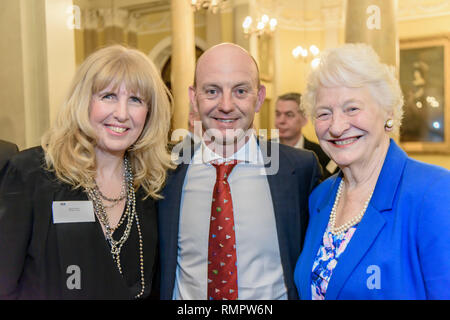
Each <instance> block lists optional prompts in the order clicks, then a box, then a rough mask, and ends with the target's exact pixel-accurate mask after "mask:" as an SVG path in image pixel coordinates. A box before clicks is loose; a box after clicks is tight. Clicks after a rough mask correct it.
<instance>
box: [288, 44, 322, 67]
mask: <svg viewBox="0 0 450 320" xmlns="http://www.w3.org/2000/svg"><path fill="white" fill-rule="evenodd" d="M319 53H320V50H319V48H317V46H315V45H311V46H310V47H309V53H308V49H306V48H303V47H302V46H297V47H295V48H294V49H293V50H292V55H293V56H294V58H295V59H302V60H303V62H305V63H308V62H310V64H311V67H312V68H313V69H315V68H317V66H318V65H319V63H320V58H319V57H317V56H318V55H319Z"/></svg>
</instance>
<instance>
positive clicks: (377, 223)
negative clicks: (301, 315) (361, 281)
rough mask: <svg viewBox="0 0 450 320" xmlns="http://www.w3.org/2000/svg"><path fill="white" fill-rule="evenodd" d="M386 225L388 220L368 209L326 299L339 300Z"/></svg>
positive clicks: (331, 280)
mask: <svg viewBox="0 0 450 320" xmlns="http://www.w3.org/2000/svg"><path fill="white" fill-rule="evenodd" d="M385 223H386V220H385V219H384V217H383V216H382V215H381V214H380V213H379V212H378V211H377V210H376V209H374V208H373V207H371V206H369V207H368V208H367V210H366V213H365V214H364V217H363V219H362V220H361V222H360V223H359V226H358V228H357V230H356V232H355V234H354V235H353V237H352V239H351V240H350V242H349V244H348V246H347V248H346V249H345V251H344V252H343V253H342V256H341V257H339V261H338V263H337V265H336V268H335V269H334V271H333V275H332V276H331V279H330V283H329V285H328V289H327V293H326V295H325V298H326V299H330V300H335V299H336V298H337V296H338V294H339V292H340V290H341V289H342V287H343V285H344V283H345V282H346V281H347V279H348V277H349V276H350V275H351V273H352V271H353V270H354V269H355V267H356V266H357V265H358V264H359V262H360V261H361V259H362V258H363V256H364V254H365V253H366V252H367V250H368V249H369V248H370V246H371V244H372V243H373V242H374V241H375V239H376V237H377V235H378V233H379V232H380V230H381V229H382V228H383V226H384V224H385Z"/></svg>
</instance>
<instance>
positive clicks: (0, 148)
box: [0, 140, 19, 182]
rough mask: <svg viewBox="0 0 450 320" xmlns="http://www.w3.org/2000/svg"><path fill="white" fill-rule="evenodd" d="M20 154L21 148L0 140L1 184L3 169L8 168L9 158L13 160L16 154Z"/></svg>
mask: <svg viewBox="0 0 450 320" xmlns="http://www.w3.org/2000/svg"><path fill="white" fill-rule="evenodd" d="M17 152H19V148H17V146H16V145H15V144H14V143H11V142H7V141H4V140H0V182H1V181H2V177H3V174H4V172H3V169H4V168H5V166H6V163H7V162H8V160H9V158H11V157H12V156H13V155H14V154H16V153H17Z"/></svg>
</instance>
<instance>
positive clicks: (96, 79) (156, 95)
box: [42, 45, 173, 199]
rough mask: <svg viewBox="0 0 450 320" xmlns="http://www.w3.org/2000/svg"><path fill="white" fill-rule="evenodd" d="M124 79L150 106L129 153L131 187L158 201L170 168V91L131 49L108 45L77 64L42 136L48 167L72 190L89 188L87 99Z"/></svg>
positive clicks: (91, 139)
mask: <svg viewBox="0 0 450 320" xmlns="http://www.w3.org/2000/svg"><path fill="white" fill-rule="evenodd" d="M122 83H123V84H124V85H125V87H126V89H127V91H128V92H132V93H134V94H139V96H140V97H141V98H143V100H144V101H145V102H146V104H147V106H148V108H149V112H148V113H147V119H146V123H145V125H144V128H143V130H142V133H141V135H140V136H139V138H138V139H137V141H136V142H135V143H134V145H132V146H131V147H130V148H129V150H128V151H127V153H128V157H129V159H130V163H131V164H132V168H133V172H134V183H135V187H136V188H139V187H143V189H144V190H145V192H146V195H147V196H151V197H152V198H155V199H157V198H160V197H161V196H160V195H159V191H160V190H161V188H162V186H163V185H164V182H165V179H166V171H167V169H168V168H173V164H172V163H171V161H170V154H169V152H168V149H167V142H168V131H169V128H170V117H171V102H170V101H171V95H170V92H169V91H168V89H167V88H166V86H165V85H164V83H163V81H162V80H161V77H160V76H159V73H158V71H157V69H156V67H155V66H154V64H153V63H152V62H151V61H150V59H149V58H148V57H147V56H145V55H144V54H143V53H141V52H140V51H138V50H135V49H129V48H125V47H123V46H120V45H114V46H110V47H106V48H103V49H100V50H98V51H96V52H94V53H93V54H92V55H90V56H89V57H88V58H87V59H86V60H85V61H84V62H83V63H82V64H81V65H80V67H79V68H78V70H77V72H76V74H75V77H74V79H73V81H72V85H71V87H70V89H69V93H68V96H67V98H66V100H65V102H64V103H63V105H62V108H61V110H60V111H59V114H58V116H57V119H56V121H55V123H54V124H53V125H52V127H51V128H50V129H49V130H48V131H47V132H46V133H45V134H44V136H43V138H42V148H43V149H44V151H45V160H46V164H47V169H48V170H51V171H54V172H55V174H56V177H57V178H58V179H59V180H61V181H63V182H65V183H68V184H70V185H72V186H73V187H74V188H79V187H84V188H86V187H92V183H93V178H94V177H95V174H96V158H95V151H94V148H95V146H96V143H97V142H96V136H95V133H94V130H93V128H92V126H91V124H90V121H89V111H90V104H91V100H92V97H93V95H94V94H96V93H99V92H100V91H102V90H104V89H105V88H107V87H108V86H110V85H111V86H112V90H116V89H118V88H119V87H120V85H121V84H122Z"/></svg>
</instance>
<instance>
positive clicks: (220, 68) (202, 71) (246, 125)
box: [189, 44, 265, 145]
mask: <svg viewBox="0 0 450 320" xmlns="http://www.w3.org/2000/svg"><path fill="white" fill-rule="evenodd" d="M196 78H197V80H196V86H195V88H194V87H190V88H189V97H190V100H191V103H192V105H193V107H194V110H195V111H197V112H198V114H199V116H200V119H201V121H202V126H203V130H204V131H206V134H207V137H214V139H215V141H216V143H219V144H224V145H225V144H227V145H229V144H232V143H237V142H239V141H240V140H241V139H242V138H243V137H244V136H245V133H246V131H247V130H248V129H250V128H251V127H252V125H253V119H254V116H255V113H256V112H258V111H259V109H260V107H261V105H262V103H263V101H264V98H265V88H264V86H259V87H258V73H257V69H256V66H255V64H254V62H253V60H252V59H251V57H250V56H249V55H248V54H247V53H246V52H245V51H243V50H242V49H241V48H239V47H237V46H233V45H229V44H226V45H219V46H216V47H214V48H212V49H210V50H209V51H208V52H206V53H205V54H204V55H203V56H202V57H201V58H200V59H199V61H198V65H197V70H196Z"/></svg>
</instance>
